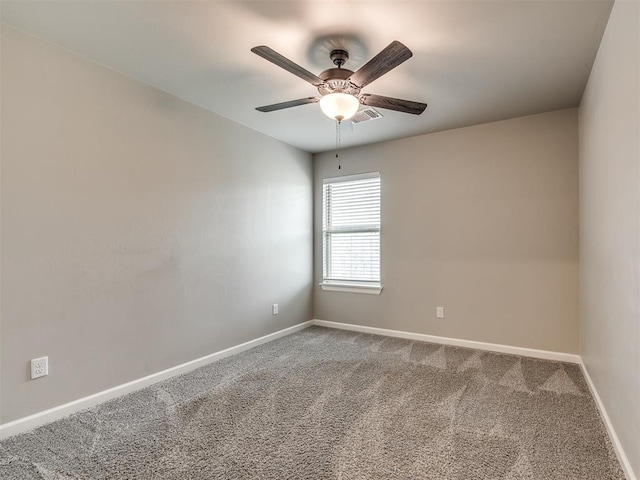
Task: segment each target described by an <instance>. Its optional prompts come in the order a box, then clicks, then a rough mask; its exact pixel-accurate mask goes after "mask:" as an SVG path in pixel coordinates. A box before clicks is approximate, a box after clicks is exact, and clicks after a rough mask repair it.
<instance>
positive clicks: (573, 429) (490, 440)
mask: <svg viewBox="0 0 640 480" xmlns="http://www.w3.org/2000/svg"><path fill="white" fill-rule="evenodd" d="M0 478H2V479H7V480H8V479H20V480H23V479H46V480H53V479H55V480H66V479H107V478H109V479H125V478H126V479H296V480H299V479H341V480H352V479H353V480H355V479H363V480H364V479H367V480H371V479H381V480H382V479H384V480H391V479H439V480H443V479H451V480H453V479H456V480H457V479H460V480H462V479H464V480H469V479H480V480H485V479H487V480H488V479H502V480H516V479H519V480H525V479H527V480H529V479H542V480H547V479H549V480H551V479H558V480H571V479H575V480H608V479H624V475H623V473H622V471H621V469H620V467H619V464H618V462H617V460H616V457H615V454H614V453H613V450H612V448H611V445H610V443H609V440H608V437H607V435H606V432H605V429H604V426H603V424H602V421H601V420H600V417H599V415H598V412H597V409H596V406H595V404H594V401H593V399H592V398H591V396H590V394H589V391H588V387H587V385H586V383H585V380H584V378H583V377H582V374H581V372H580V369H579V367H578V366H576V365H572V364H567V363H559V362H550V361H543V360H534V359H530V358H525V357H518V356H513V355H503V354H497V353H489V352H483V351H479V350H472V349H464V348H457V347H449V346H441V345H435V344H430V343H422V342H414V341H409V340H400V339H395V338H388V337H380V336H372V335H365V334H357V333H353V332H346V331H338V330H329V329H324V328H319V327H312V328H309V329H307V330H304V331H301V332H299V333H296V334H293V335H291V336H288V337H285V338H282V339H280V340H277V341H275V342H271V343H268V344H265V345H262V346H259V347H256V348H254V349H252V350H249V351H247V352H244V353H241V354H239V355H236V356H233V357H229V358H226V359H223V360H221V361H219V362H216V363H214V364H211V365H209V366H206V367H203V368H200V369H198V370H195V371H193V372H191V373H188V374H185V375H182V376H179V377H174V378H172V379H169V380H167V381H164V382H161V383H158V384H156V385H153V386H151V387H149V388H146V389H144V390H141V391H139V392H136V393H133V394H130V395H127V396H124V397H122V398H119V399H116V400H113V401H109V402H106V403H104V404H102V405H100V406H98V407H95V408H92V409H89V410H86V411H84V412H81V413H78V414H75V415H73V416H71V417H69V418H66V419H64V420H61V421H58V422H55V423H52V424H49V425H46V426H44V427H41V428H39V429H37V430H35V431H33V432H29V433H26V434H23V435H19V436H15V437H12V438H9V439H7V440H5V441H3V442H1V443H0Z"/></svg>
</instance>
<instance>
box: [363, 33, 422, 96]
mask: <svg viewBox="0 0 640 480" xmlns="http://www.w3.org/2000/svg"><path fill="white" fill-rule="evenodd" d="M412 56H413V53H412V52H411V50H409V49H408V48H407V47H406V46H405V45H403V44H402V43H400V42H398V41H397V40H394V41H393V42H391V43H390V44H389V45H388V46H387V47H386V48H385V49H384V50H382V51H381V52H380V53H379V54H377V55H376V56H375V57H373V58H372V59H371V60H369V61H368V62H367V63H366V64H364V65H363V66H362V67H360V68H359V69H358V71H356V72H355V73H354V74H353V75H351V78H350V80H351V83H353V84H354V85H356V86H358V87H360V88H363V87H364V86H366V85H368V84H370V83H371V82H373V81H374V80H375V79H377V78H380V77H381V76H382V75H384V74H385V73H387V72H389V71H390V70H393V69H394V68H396V67H397V66H398V65H400V64H401V63H402V62H404V61H405V60H408V59H410V58H411V57H412Z"/></svg>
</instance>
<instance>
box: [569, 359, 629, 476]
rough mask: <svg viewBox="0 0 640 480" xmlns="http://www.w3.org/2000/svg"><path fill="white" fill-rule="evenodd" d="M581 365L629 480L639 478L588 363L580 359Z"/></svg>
mask: <svg viewBox="0 0 640 480" xmlns="http://www.w3.org/2000/svg"><path fill="white" fill-rule="evenodd" d="M580 367H581V368H582V374H583V375H584V378H585V379H586V380H587V384H588V385H589V390H591V395H593V398H594V399H595V401H596V405H597V406H598V410H599V411H600V416H601V417H602V421H603V422H604V425H605V427H606V428H607V433H609V438H610V439H611V443H612V444H613V449H614V450H615V452H616V455H617V456H618V460H619V461H620V466H621V467H622V470H623V471H624V474H625V475H626V476H627V480H638V479H637V477H636V475H635V473H633V469H632V468H631V463H629V459H628V458H627V454H626V453H625V452H624V449H623V448H622V444H621V443H620V439H619V438H618V435H617V434H616V431H615V429H614V428H613V424H612V423H611V420H610V419H609V415H608V414H607V410H606V409H605V408H604V403H602V399H601V398H600V395H599V394H598V390H597V389H596V386H595V384H594V383H593V380H592V379H591V375H589V371H588V370H587V367H586V365H585V364H584V362H583V361H582V358H581V359H580Z"/></svg>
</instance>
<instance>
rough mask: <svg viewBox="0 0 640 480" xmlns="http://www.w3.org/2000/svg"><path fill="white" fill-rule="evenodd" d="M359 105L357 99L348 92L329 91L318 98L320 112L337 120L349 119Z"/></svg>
mask: <svg viewBox="0 0 640 480" xmlns="http://www.w3.org/2000/svg"><path fill="white" fill-rule="evenodd" d="M359 107H360V102H359V101H358V99H357V98H356V97H354V96H353V95H350V94H348V93H340V92H336V93H329V94H327V95H325V96H324V97H322V98H321V99H320V109H321V110H322V113H324V114H325V115H326V116H327V117H329V118H333V119H334V120H337V121H338V122H341V121H343V120H349V119H350V118H351V117H353V116H354V115H355V114H356V112H357V111H358V108H359Z"/></svg>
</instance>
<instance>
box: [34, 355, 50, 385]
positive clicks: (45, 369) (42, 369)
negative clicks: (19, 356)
mask: <svg viewBox="0 0 640 480" xmlns="http://www.w3.org/2000/svg"><path fill="white" fill-rule="evenodd" d="M47 375H49V357H40V358H34V359H33V360H31V380H35V379H36V378H40V377H46V376H47Z"/></svg>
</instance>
